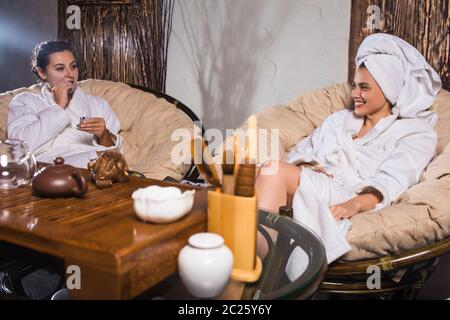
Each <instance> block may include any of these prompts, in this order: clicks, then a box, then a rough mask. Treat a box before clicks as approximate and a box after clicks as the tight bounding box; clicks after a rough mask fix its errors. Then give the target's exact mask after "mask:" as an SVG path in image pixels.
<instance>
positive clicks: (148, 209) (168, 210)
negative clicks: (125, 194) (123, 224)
mask: <svg viewBox="0 0 450 320" xmlns="http://www.w3.org/2000/svg"><path fill="white" fill-rule="evenodd" d="M194 195H195V190H187V191H185V192H181V190H180V189H178V188H175V187H159V186H150V187H147V188H140V189H138V190H136V191H134V192H133V194H132V195H131V197H132V198H133V200H134V211H135V212H136V214H137V215H138V217H139V218H141V219H142V220H144V221H149V222H154V223H169V222H172V221H175V220H178V219H180V218H181V217H183V216H184V215H185V214H186V213H188V212H189V211H191V209H192V206H193V204H194Z"/></svg>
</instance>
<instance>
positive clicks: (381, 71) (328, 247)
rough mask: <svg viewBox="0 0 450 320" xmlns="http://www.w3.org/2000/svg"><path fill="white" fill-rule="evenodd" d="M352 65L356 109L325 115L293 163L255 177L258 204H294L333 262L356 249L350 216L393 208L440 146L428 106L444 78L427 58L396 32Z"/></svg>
mask: <svg viewBox="0 0 450 320" xmlns="http://www.w3.org/2000/svg"><path fill="white" fill-rule="evenodd" d="M355 62H356V67H357V70H356V74H355V77H354V81H353V83H352V92H351V95H352V98H353V100H354V110H348V109H345V110H341V111H338V112H335V113H333V114H331V115H330V116H328V117H327V118H326V119H325V120H324V121H323V123H322V125H321V126H320V127H318V128H317V129H315V130H314V131H313V132H312V134H311V135H309V136H308V137H307V138H305V139H303V140H302V141H300V142H299V143H298V144H297V145H296V146H295V147H294V148H293V149H292V150H291V152H290V153H289V154H288V162H289V163H284V162H277V161H269V162H267V163H265V164H264V165H263V166H262V168H261V170H260V173H259V175H258V177H257V181H256V190H257V192H258V198H259V206H260V207H261V208H264V209H267V210H271V211H275V212H277V211H278V208H279V207H280V206H282V205H285V204H286V203H290V202H291V201H292V207H293V209H294V220H296V221H298V222H300V223H302V224H304V225H306V226H308V227H309V228H310V229H312V230H313V231H314V232H315V233H316V234H317V235H318V236H319V237H320V238H321V239H322V241H323V243H324V246H325V251H326V256H327V260H328V263H331V262H333V261H334V260H336V259H337V258H339V257H340V256H342V255H343V254H345V253H347V252H348V251H350V250H351V247H350V245H349V243H348V242H347V240H346V234H347V232H348V231H349V229H350V227H351V222H350V221H349V220H348V219H349V218H351V217H352V216H354V215H356V214H358V213H360V212H363V211H368V210H372V211H377V210H380V209H382V208H385V207H387V206H389V205H390V204H391V203H392V202H393V201H395V200H396V199H397V198H398V197H399V196H400V195H401V194H402V193H403V192H404V191H406V190H407V189H408V188H410V187H411V186H412V185H414V184H416V183H418V181H419V178H420V175H421V173H422V171H423V170H424V169H425V167H426V166H427V165H428V163H429V162H430V161H431V159H432V158H433V156H434V154H435V149H436V145H437V135H436V133H435V131H434V130H433V127H434V125H435V124H436V121H437V114H436V113H434V112H430V111H427V109H428V108H429V107H430V106H431V105H432V103H433V102H434V100H435V97H436V95H437V93H438V91H439V90H440V88H441V80H440V78H439V75H438V74H437V73H436V71H435V70H433V68H432V67H431V66H430V65H429V64H428V63H427V62H426V60H425V58H424V57H423V56H422V55H421V54H420V53H419V52H418V51H417V50H416V49H415V48H414V47H412V46H411V45H410V44H408V43H407V42H405V41H404V40H402V39H400V38H398V37H395V36H392V35H388V34H374V35H371V36H368V37H367V38H365V40H364V41H363V43H362V44H361V46H360V47H359V49H358V52H357V56H356V59H355ZM277 167H278V170H277V173H276V174H274V175H273V174H272V175H269V174H268V175H265V174H264V171H265V170H266V169H270V171H272V169H273V168H277ZM267 172H269V171H267ZM261 242H262V241H261ZM259 246H260V244H259ZM260 250H264V249H261V248H260ZM288 266H289V263H288Z"/></svg>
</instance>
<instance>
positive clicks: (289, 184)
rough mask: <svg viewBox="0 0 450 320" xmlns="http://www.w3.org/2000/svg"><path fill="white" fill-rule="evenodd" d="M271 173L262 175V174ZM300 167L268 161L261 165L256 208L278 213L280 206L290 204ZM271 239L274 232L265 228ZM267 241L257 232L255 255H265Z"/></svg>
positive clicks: (256, 186)
mask: <svg viewBox="0 0 450 320" xmlns="http://www.w3.org/2000/svg"><path fill="white" fill-rule="evenodd" d="M269 171H270V172H271V173H272V174H270V175H264V174H262V173H264V172H269ZM300 172H301V169H300V167H297V166H294V165H291V164H288V163H285V162H280V161H270V162H267V163H265V164H264V165H263V167H262V168H261V170H260V171H259V174H258V176H257V178H256V185H255V188H256V192H257V194H258V206H259V208H261V209H265V210H268V211H273V212H278V209H279V207H280V206H284V205H287V204H290V203H292V198H293V196H294V193H295V191H296V190H297V187H298V185H299V183H300ZM265 229H266V231H268V232H269V234H270V235H271V237H272V238H273V239H275V238H276V232H274V231H273V230H271V229H268V228H265ZM267 251H268V246H267V241H266V240H265V238H264V237H263V236H262V234H261V233H259V232H258V239H257V254H258V255H259V256H260V257H264V256H265V255H266V254H267Z"/></svg>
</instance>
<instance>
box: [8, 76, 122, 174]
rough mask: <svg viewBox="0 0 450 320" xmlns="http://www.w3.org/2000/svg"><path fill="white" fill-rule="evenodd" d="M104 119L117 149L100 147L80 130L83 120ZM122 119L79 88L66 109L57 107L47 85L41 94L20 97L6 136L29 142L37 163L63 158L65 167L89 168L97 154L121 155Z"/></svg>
mask: <svg viewBox="0 0 450 320" xmlns="http://www.w3.org/2000/svg"><path fill="white" fill-rule="evenodd" d="M82 116H84V117H86V118H92V117H101V118H103V119H105V122H106V128H107V129H108V130H109V131H110V132H111V133H112V134H113V141H114V143H115V144H114V146H111V147H104V146H102V145H99V144H98V143H97V141H96V138H95V137H94V135H93V134H90V133H87V132H84V131H81V130H78V129H77V124H78V123H79V122H80V117H82ZM119 130H120V123H119V119H118V118H117V116H116V115H115V113H114V112H113V111H112V110H111V107H110V106H109V104H108V103H107V102H106V101H105V100H103V99H102V98H100V97H96V96H90V95H87V94H85V93H84V92H83V91H82V90H81V88H80V87H77V88H76V90H75V92H74V94H73V97H72V99H71V100H70V102H69V105H68V106H67V108H66V109H63V108H61V107H60V106H58V105H57V104H56V102H55V100H54V99H53V94H52V93H51V92H50V90H49V89H48V87H47V85H43V86H42V89H41V92H39V93H21V94H18V95H17V96H15V97H14V99H13V100H12V101H11V104H10V106H9V112H8V129H7V135H8V138H11V139H20V140H23V141H25V142H26V144H27V145H28V147H29V148H30V149H31V151H32V152H33V153H34V155H35V156H36V159H37V160H38V161H42V162H49V163H51V162H53V160H54V159H55V158H56V157H63V158H64V159H65V163H67V164H71V165H73V166H76V167H79V168H86V167H87V163H88V162H89V160H91V159H94V158H96V157H97V153H96V151H106V150H111V149H117V150H120V151H121V148H122V137H121V136H120V135H119V134H118V132H119Z"/></svg>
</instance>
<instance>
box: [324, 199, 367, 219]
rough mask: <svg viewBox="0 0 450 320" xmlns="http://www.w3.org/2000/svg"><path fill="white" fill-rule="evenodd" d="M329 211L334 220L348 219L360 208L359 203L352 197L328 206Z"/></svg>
mask: <svg viewBox="0 0 450 320" xmlns="http://www.w3.org/2000/svg"><path fill="white" fill-rule="evenodd" d="M330 210H331V213H332V214H333V217H334V218H335V219H336V220H341V219H350V218H351V217H353V216H354V215H355V214H357V213H359V211H360V210H361V203H360V202H359V201H355V200H353V199H351V200H348V201H346V202H344V203H341V204H336V205H334V206H331V207H330Z"/></svg>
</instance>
